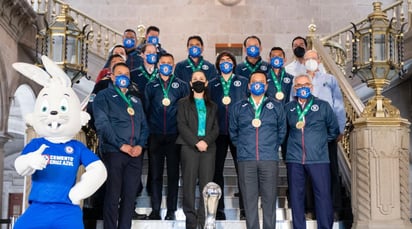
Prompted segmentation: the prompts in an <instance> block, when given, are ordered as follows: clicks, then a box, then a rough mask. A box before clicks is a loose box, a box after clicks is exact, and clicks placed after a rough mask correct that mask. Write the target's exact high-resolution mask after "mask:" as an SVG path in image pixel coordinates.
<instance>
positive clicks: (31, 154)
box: [13, 56, 107, 229]
mask: <svg viewBox="0 0 412 229" xmlns="http://www.w3.org/2000/svg"><path fill="white" fill-rule="evenodd" d="M42 61H43V65H44V67H45V68H46V70H47V72H48V73H47V72H45V71H43V69H41V68H39V67H37V66H35V65H32V64H26V63H14V64H13V67H14V68H15V69H16V70H17V71H19V72H20V73H21V74H23V75H24V76H26V77H28V78H29V79H32V80H33V81H35V82H37V83H38V84H40V85H42V86H43V87H44V88H43V89H42V90H41V91H40V93H39V95H38V96H37V100H36V103H35V107H34V111H33V113H30V114H28V115H27V116H26V122H27V123H28V124H30V125H31V126H33V128H34V130H35V131H36V133H37V134H38V135H39V136H41V137H40V138H35V139H32V140H31V141H30V142H29V143H28V144H27V145H26V146H25V147H24V149H23V151H22V153H21V155H20V156H19V157H17V159H16V161H15V162H14V165H15V168H16V171H17V173H18V174H20V175H22V176H30V175H31V176H32V177H31V178H32V187H31V191H30V195H29V203H30V206H29V207H28V209H27V210H26V211H25V212H24V214H23V215H22V216H20V217H19V218H18V220H17V221H16V224H15V227H14V228H15V229H20V228H24V229H29V228H39V229H40V228H41V229H45V228H50V229H51V228H53V229H54V228H56V229H57V228H58V229H63V228H67V229H69V228H70V229H73V228H76V229H77V228H84V225H83V220H82V218H83V217H82V216H83V213H82V210H81V208H80V206H79V204H80V201H81V200H82V199H85V198H87V197H89V196H91V195H92V194H93V193H94V192H95V191H96V190H97V189H98V188H99V187H100V186H101V185H102V184H103V183H104V181H105V180H106V177H107V171H106V168H105V167H104V164H103V163H102V161H100V160H99V158H98V157H97V156H96V155H95V154H94V153H93V152H92V151H90V150H89V149H88V148H87V147H86V146H85V145H84V144H83V143H81V142H80V141H77V140H73V137H74V136H75V135H76V134H77V133H78V132H79V131H80V129H81V126H82V125H85V124H86V123H87V122H88V120H89V119H90V115H89V114H88V113H87V112H84V111H82V110H81V108H80V101H79V98H78V97H77V95H76V94H75V92H74V91H73V89H72V88H71V81H70V79H69V77H68V76H67V75H66V73H64V71H63V70H62V69H61V68H60V67H59V66H57V65H56V64H55V63H54V62H53V61H52V60H50V59H49V58H48V57H46V56H42ZM49 74H50V75H49ZM80 165H84V167H85V170H86V171H85V172H84V173H83V175H82V176H81V178H80V181H79V182H77V183H76V175H77V171H78V168H79V166H80Z"/></svg>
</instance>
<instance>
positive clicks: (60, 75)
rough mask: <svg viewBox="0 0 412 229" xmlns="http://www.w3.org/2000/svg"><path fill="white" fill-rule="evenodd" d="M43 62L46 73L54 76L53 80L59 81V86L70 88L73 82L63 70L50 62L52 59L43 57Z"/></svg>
mask: <svg viewBox="0 0 412 229" xmlns="http://www.w3.org/2000/svg"><path fill="white" fill-rule="evenodd" d="M41 61H42V62H43V65H44V67H45V68H46V71H47V72H48V73H49V74H50V75H51V76H52V78H53V80H58V82H59V84H60V85H63V86H65V87H70V86H71V85H72V81H71V80H70V78H69V77H68V76H67V74H66V73H65V72H64V71H63V69H61V68H60V67H59V66H58V65H57V64H56V63H54V62H53V61H52V60H50V58H48V57H47V56H42V57H41Z"/></svg>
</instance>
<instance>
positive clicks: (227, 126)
mask: <svg viewBox="0 0 412 229" xmlns="http://www.w3.org/2000/svg"><path fill="white" fill-rule="evenodd" d="M225 107H226V112H225V134H226V135H228V132H229V131H228V128H229V121H228V116H229V105H225Z"/></svg>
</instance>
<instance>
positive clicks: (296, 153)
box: [285, 75, 339, 229]
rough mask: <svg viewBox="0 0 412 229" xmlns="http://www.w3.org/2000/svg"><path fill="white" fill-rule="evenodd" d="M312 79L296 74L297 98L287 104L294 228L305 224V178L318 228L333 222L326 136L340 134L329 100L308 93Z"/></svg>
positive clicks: (289, 178) (289, 171)
mask: <svg viewBox="0 0 412 229" xmlns="http://www.w3.org/2000/svg"><path fill="white" fill-rule="evenodd" d="M312 87H313V86H312V80H311V78H310V77H309V76H307V75H300V76H295V78H294V90H295V92H296V96H297V99H296V100H294V101H291V102H290V103H288V104H286V106H285V112H286V117H287V125H288V130H289V131H288V133H289V136H288V141H287V152H286V166H287V173H288V183H289V185H288V186H289V196H290V202H291V206H292V218H293V219H292V221H293V228H295V229H300V228H306V222H305V206H304V199H305V179H306V177H309V178H310V179H311V181H312V184H313V193H314V196H315V210H316V218H317V221H318V228H324V229H330V228H332V226H333V207H332V198H331V184H330V183H331V177H330V166H329V154H328V140H331V139H336V137H337V136H338V135H339V124H338V121H337V118H336V115H335V114H334V112H333V110H332V108H331V107H330V105H329V103H328V102H326V101H323V100H320V99H318V98H316V97H314V96H312V95H311V90H312Z"/></svg>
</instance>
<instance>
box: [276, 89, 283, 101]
mask: <svg viewBox="0 0 412 229" xmlns="http://www.w3.org/2000/svg"><path fill="white" fill-rule="evenodd" d="M275 97H276V99H277V100H282V99H283V98H285V94H283V92H281V91H279V92H276V95H275Z"/></svg>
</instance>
